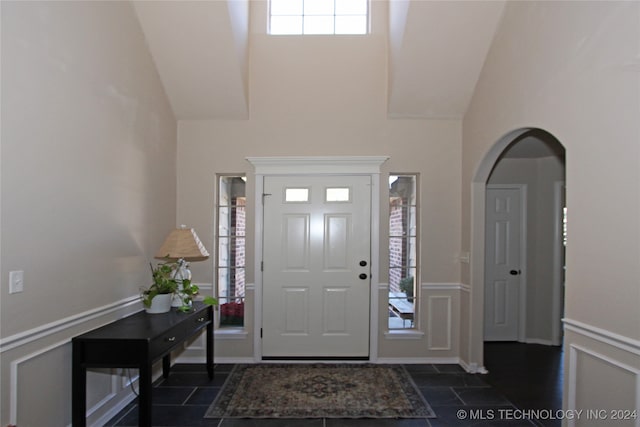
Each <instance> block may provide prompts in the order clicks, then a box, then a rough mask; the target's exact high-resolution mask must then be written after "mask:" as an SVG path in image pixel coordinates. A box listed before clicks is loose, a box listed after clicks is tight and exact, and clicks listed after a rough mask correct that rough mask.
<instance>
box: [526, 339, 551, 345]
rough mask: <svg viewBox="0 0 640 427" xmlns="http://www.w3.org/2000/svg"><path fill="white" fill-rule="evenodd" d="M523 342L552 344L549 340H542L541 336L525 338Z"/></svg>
mask: <svg viewBox="0 0 640 427" xmlns="http://www.w3.org/2000/svg"><path fill="white" fill-rule="evenodd" d="M524 342H525V344H539V345H548V346H552V345H553V342H551V340H543V339H542V338H525V340H524Z"/></svg>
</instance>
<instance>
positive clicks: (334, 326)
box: [262, 176, 371, 358]
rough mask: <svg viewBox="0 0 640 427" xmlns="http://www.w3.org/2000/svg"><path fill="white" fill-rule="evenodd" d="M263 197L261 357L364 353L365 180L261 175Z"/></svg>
mask: <svg viewBox="0 0 640 427" xmlns="http://www.w3.org/2000/svg"><path fill="white" fill-rule="evenodd" d="M264 193H265V196H264V226H263V228H264V233H263V235H264V242H263V247H264V250H263V252H264V253H263V273H262V274H263V308H262V356H263V357H265V358H269V357H276V358H302V357H305V358H316V357H317V358H329V357H336V358H340V357H366V356H368V354H369V319H370V314H369V310H370V268H371V267H370V256H371V255H370V254H371V244H370V238H371V236H370V233H371V215H370V212H371V178H370V176H293V177H292V176H281V177H280V176H268V177H265V179H264Z"/></svg>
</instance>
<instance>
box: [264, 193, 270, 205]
mask: <svg viewBox="0 0 640 427" xmlns="http://www.w3.org/2000/svg"><path fill="white" fill-rule="evenodd" d="M267 196H271V193H262V204H263V205H264V198H265V197H267Z"/></svg>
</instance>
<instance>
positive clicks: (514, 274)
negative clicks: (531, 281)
mask: <svg viewBox="0 0 640 427" xmlns="http://www.w3.org/2000/svg"><path fill="white" fill-rule="evenodd" d="M520 273H521V271H520V270H511V271H510V272H509V274H510V275H512V276H517V275H518V274H520Z"/></svg>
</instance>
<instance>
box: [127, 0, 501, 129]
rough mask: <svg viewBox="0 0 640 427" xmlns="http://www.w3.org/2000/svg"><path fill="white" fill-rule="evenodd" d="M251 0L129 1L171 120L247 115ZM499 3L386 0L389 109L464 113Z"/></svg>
mask: <svg viewBox="0 0 640 427" xmlns="http://www.w3.org/2000/svg"><path fill="white" fill-rule="evenodd" d="M262 1H264V0H262ZM373 1H379V0H373ZM251 3H252V2H251V1H249V0H210V1H134V2H133V4H134V7H135V10H136V13H137V16H138V19H139V21H140V23H141V26H142V29H143V32H144V34H145V37H146V39H147V43H148V45H149V49H150V51H151V54H152V56H153V58H154V61H155V62H156V66H157V69H158V72H159V74H160V78H161V80H162V82H163V85H164V87H165V90H166V92H167V95H168V97H169V100H170V102H171V104H172V107H173V109H174V112H175V114H176V117H177V118H178V119H179V120H196V119H238V118H247V117H248V114H249V111H248V110H249V107H248V105H249V95H250V94H249V93H248V86H247V81H248V79H247V73H248V61H249V31H250V28H249V16H250V13H249V12H250V11H249V8H250V7H251ZM504 5H505V1H503V0H494V1H483V0H470V1H457V0H443V1H435V0H389V1H388V12H389V21H388V24H389V43H388V45H389V52H388V58H389V64H388V69H389V87H388V88H387V92H388V94H389V95H388V116H389V117H391V118H404V117H416V118H462V116H463V115H464V113H465V111H466V109H467V106H468V105H469V102H470V100H471V97H472V95H473V90H474V87H475V84H476V81H477V80H478V76H479V74H480V71H481V69H482V66H483V64H484V59H485V57H486V55H487V52H488V50H489V47H490V46H491V42H492V40H493V35H494V33H495V30H496V27H497V25H498V23H499V21H500V18H501V16H502V11H503V9H504Z"/></svg>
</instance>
